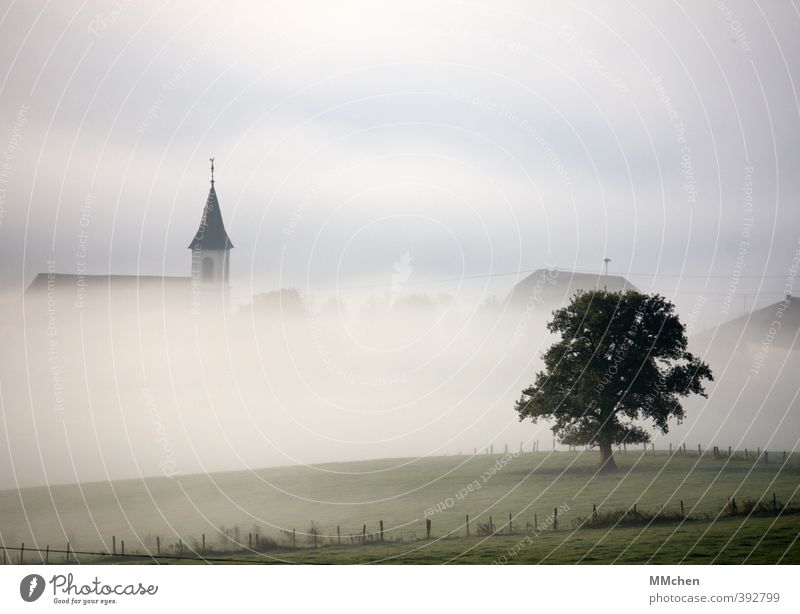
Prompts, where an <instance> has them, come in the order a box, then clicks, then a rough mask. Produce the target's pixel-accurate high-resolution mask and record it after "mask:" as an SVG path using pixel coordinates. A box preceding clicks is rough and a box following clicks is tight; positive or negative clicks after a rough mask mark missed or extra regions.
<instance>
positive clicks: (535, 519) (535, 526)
mask: <svg viewBox="0 0 800 614" xmlns="http://www.w3.org/2000/svg"><path fill="white" fill-rule="evenodd" d="M538 528H539V516H538V515H537V514H534V515H533V530H534V531H535V530H536V529H538Z"/></svg>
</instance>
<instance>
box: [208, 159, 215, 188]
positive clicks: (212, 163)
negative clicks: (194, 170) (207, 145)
mask: <svg viewBox="0 0 800 614" xmlns="http://www.w3.org/2000/svg"><path fill="white" fill-rule="evenodd" d="M209 160H211V185H214V158H209Z"/></svg>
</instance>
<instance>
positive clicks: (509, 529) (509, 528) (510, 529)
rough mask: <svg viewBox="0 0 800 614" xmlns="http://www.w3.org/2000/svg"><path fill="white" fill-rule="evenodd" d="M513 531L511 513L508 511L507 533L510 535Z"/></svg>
mask: <svg viewBox="0 0 800 614" xmlns="http://www.w3.org/2000/svg"><path fill="white" fill-rule="evenodd" d="M513 533H514V531H513V529H512V528H511V513H510V512H509V514H508V534H509V535H511V534H513Z"/></svg>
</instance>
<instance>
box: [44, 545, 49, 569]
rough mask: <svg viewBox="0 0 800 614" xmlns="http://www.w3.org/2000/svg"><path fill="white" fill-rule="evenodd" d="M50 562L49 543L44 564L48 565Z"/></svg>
mask: <svg viewBox="0 0 800 614" xmlns="http://www.w3.org/2000/svg"><path fill="white" fill-rule="evenodd" d="M49 563H50V544H47V547H46V548H45V551H44V564H45V565H48V564H49Z"/></svg>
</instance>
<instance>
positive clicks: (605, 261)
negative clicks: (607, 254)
mask: <svg viewBox="0 0 800 614" xmlns="http://www.w3.org/2000/svg"><path fill="white" fill-rule="evenodd" d="M609 262H611V258H603V264H605V266H606V274H605V279H603V290H608V287H607V286H606V281H607V280H608V263H609Z"/></svg>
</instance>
